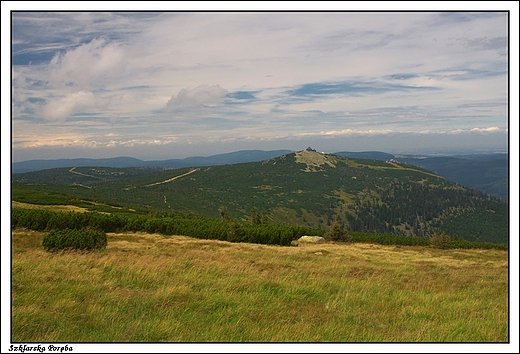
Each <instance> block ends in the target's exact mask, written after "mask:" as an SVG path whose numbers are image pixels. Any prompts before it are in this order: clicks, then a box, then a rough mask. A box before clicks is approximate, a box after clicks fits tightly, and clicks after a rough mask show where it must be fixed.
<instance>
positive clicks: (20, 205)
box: [11, 200, 88, 213]
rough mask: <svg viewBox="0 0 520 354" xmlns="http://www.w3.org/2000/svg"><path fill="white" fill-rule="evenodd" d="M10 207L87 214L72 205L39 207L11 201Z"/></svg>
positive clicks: (84, 210) (38, 205)
mask: <svg viewBox="0 0 520 354" xmlns="http://www.w3.org/2000/svg"><path fill="white" fill-rule="evenodd" d="M11 203H12V207H13V208H23V209H42V210H49V211H59V212H69V211H74V212H77V213H84V212H87V211H88V209H86V208H82V207H78V206H74V205H40V204H29V203H22V202H16V201H14V200H13V201H12V202H11Z"/></svg>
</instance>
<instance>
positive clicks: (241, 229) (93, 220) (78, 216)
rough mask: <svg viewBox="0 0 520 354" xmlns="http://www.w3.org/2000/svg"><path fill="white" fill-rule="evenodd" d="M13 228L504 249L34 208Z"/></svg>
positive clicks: (17, 212) (18, 216)
mask: <svg viewBox="0 0 520 354" xmlns="http://www.w3.org/2000/svg"><path fill="white" fill-rule="evenodd" d="M11 221H12V228H13V229H14V228H28V229H32V230H37V231H51V230H65V229H72V230H96V231H103V232H125V231H134V232H138V231H141V232H147V233H160V234H163V235H185V236H191V237H195V238H200V239H214V240H222V241H231V242H249V243H261V244H271V245H282V246H288V245H290V244H291V241H292V240H296V239H298V238H299V237H301V236H304V235H309V236H325V237H326V238H327V239H329V240H333V241H343V242H350V241H352V242H365V243H377V244H383V245H403V246H430V245H431V246H433V247H436V248H442V249H447V248H484V249H490V248H495V249H504V250H505V249H507V248H508V247H507V245H506V244H497V243H491V242H470V241H467V240H463V239H459V238H452V239H450V237H449V236H446V235H444V234H442V235H434V236H433V237H418V236H400V235H395V234H380V233H361V232H347V231H345V230H343V229H342V227H340V226H338V225H336V227H333V228H331V230H330V232H329V233H326V232H325V230H322V229H315V228H310V227H304V226H295V225H283V224H250V223H246V222H239V221H237V220H218V219H213V218H209V217H202V216H193V215H175V214H172V215H165V216H121V215H109V214H101V213H95V212H88V213H75V212H69V213H62V212H52V211H47V210H38V209H23V208H13V209H12V218H11Z"/></svg>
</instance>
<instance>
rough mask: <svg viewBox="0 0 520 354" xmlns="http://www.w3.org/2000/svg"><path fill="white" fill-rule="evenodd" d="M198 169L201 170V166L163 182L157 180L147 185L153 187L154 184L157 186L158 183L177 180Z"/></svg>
mask: <svg viewBox="0 0 520 354" xmlns="http://www.w3.org/2000/svg"><path fill="white" fill-rule="evenodd" d="M198 170H200V168H195V169H193V170H191V171H189V172H186V173H184V174H182V175H179V176H175V177H172V178H170V179H167V180H165V181H162V182H155V183H150V184H146V185H145V187H152V186H156V185H158V184H163V183H169V182H172V181H175V180H176V179H178V178H181V177H184V176H187V175H189V174H192V173H193V172H196V171H198Z"/></svg>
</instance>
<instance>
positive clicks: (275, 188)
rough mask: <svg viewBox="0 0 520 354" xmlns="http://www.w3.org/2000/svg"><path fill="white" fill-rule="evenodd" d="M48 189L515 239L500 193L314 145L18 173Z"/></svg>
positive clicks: (302, 220)
mask: <svg viewBox="0 0 520 354" xmlns="http://www.w3.org/2000/svg"><path fill="white" fill-rule="evenodd" d="M28 190H32V191H34V192H32V193H34V195H33V196H32V197H34V199H33V200H31V192H29V191H28ZM43 191H44V192H45V193H61V194H64V195H74V196H75V198H77V199H78V200H80V201H81V200H82V201H88V202H89V203H103V204H110V205H115V206H119V207H121V208H122V209H121V212H126V213H130V214H132V213H134V214H137V212H131V211H130V210H131V209H135V210H140V211H141V213H155V212H157V211H163V212H169V211H175V212H177V213H182V214H183V215H187V214H192V215H197V216H201V217H202V216H207V217H210V218H214V219H215V220H216V219H220V218H222V217H223V214H222V213H221V211H222V207H225V210H226V217H229V218H231V219H236V220H238V221H240V222H241V224H244V225H245V224H247V223H244V222H249V224H251V221H253V222H252V224H257V223H258V222H259V221H260V220H261V219H263V220H264V223H265V222H268V223H269V224H290V225H297V226H305V227H311V228H315V229H321V230H328V229H329V228H330V226H331V225H332V223H333V222H334V221H335V220H337V221H338V222H339V223H340V224H341V225H342V227H343V228H344V229H346V230H348V231H350V232H358V233H364V234H365V233H370V234H374V235H376V234H394V235H396V237H399V236H421V237H427V236H432V235H434V234H436V233H446V234H447V235H449V236H450V237H451V238H452V239H454V240H459V239H460V238H462V239H465V240H467V241H478V242H494V243H508V233H509V220H508V217H509V216H508V203H507V202H504V201H503V200H500V199H499V198H496V197H492V196H490V195H488V194H485V193H483V192H478V191H475V190H471V189H467V188H464V187H461V186H459V185H457V184H454V183H452V182H449V181H448V180H446V179H444V178H442V177H440V176H438V175H436V174H434V173H432V172H430V171H428V170H424V169H422V168H419V167H416V166H412V165H406V164H402V163H389V162H385V161H376V160H363V159H348V158H342V157H339V156H334V155H323V154H320V153H316V152H312V151H303V152H298V153H291V154H287V155H283V156H281V157H278V158H273V159H270V160H265V161H262V162H251V163H243V164H234V165H224V166H212V167H202V168H197V169H192V168H181V169H169V170H163V169H160V170H159V169H150V168H130V169H115V168H99V167H77V168H73V169H71V168H62V169H51V170H44V171H39V172H32V173H26V174H16V175H13V200H15V201H22V202H30V203H38V201H36V200H37V199H39V198H40V199H41V194H42V193H43ZM49 195H50V196H52V198H57V197H56V194H49ZM22 197H23V198H25V199H21V198H22ZM60 198H65V199H66V198H72V197H67V196H63V197H60ZM40 203H42V201H41V200H40ZM42 204H45V201H43V203H42ZM91 205H95V204H91ZM89 210H91V209H89ZM258 215H262V217H259V216H258ZM228 231H229V230H227V231H226V232H228ZM236 235H238V236H237V237H239V238H240V237H242V236H241V234H240V232H238V233H236ZM397 235H399V236H397ZM293 236H294V235H293ZM228 237H229V236H228ZM354 240H355V237H354Z"/></svg>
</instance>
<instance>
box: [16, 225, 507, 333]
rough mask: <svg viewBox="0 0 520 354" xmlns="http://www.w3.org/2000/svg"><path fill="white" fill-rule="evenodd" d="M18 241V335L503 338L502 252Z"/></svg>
mask: <svg viewBox="0 0 520 354" xmlns="http://www.w3.org/2000/svg"><path fill="white" fill-rule="evenodd" d="M42 237H43V234H42V233H38V232H29V231H25V230H19V231H18V230H17V231H14V232H13V261H12V264H13V293H12V294H13V296H12V299H13V306H12V310H13V313H12V319H13V321H12V330H13V332H12V333H13V338H12V339H13V340H14V341H22V342H32V341H34V342H39V341H50V342H53V341H64V342H85V341H88V342H90V341H94V342H98V341H102V342H127V341H128V342H163V341H164V342H446V341H447V342H506V341H508V278H507V276H508V271H507V269H508V261H507V252H506V251H497V250H486V251H481V250H438V249H433V248H423V247H395V246H381V245H371V244H349V245H344V244H333V243H326V244H307V245H301V246H299V247H280V246H267V245H256V244H232V243H229V242H224V241H213V240H197V239H192V238H189V237H184V236H173V237H165V236H161V235H157V234H154V235H149V234H141V233H136V234H108V247H107V249H106V250H104V251H97V252H91V253H70V252H62V253H47V252H45V251H44V250H43V249H42V247H41V240H42Z"/></svg>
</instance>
